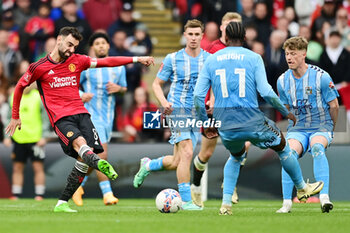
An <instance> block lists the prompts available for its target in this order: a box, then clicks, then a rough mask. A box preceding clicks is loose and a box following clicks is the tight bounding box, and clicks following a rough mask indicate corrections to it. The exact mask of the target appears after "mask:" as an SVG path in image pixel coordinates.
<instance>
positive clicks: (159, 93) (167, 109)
mask: <svg viewBox="0 0 350 233" xmlns="http://www.w3.org/2000/svg"><path fill="white" fill-rule="evenodd" d="M164 83H165V81H163V80H161V79H160V78H158V77H156V78H155V79H154V81H153V84H152V88H153V91H154V94H155V95H156V97H157V99H158V101H159V103H160V104H161V105H162V107H163V108H164V114H165V115H170V114H171V113H172V111H173V110H174V109H173V108H172V106H171V103H169V102H168V100H167V99H166V98H165V96H164V92H163V89H162V86H163V85H164Z"/></svg>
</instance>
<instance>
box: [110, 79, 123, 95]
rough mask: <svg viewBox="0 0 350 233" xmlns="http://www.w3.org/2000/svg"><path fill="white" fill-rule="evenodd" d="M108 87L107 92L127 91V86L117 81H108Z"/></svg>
mask: <svg viewBox="0 0 350 233" xmlns="http://www.w3.org/2000/svg"><path fill="white" fill-rule="evenodd" d="M106 88H107V92H108V94H114V93H118V92H119V93H124V92H126V90H127V88H126V87H122V86H120V85H118V84H116V83H112V82H108V83H107V85H106Z"/></svg>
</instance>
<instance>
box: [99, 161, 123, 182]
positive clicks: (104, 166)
mask: <svg viewBox="0 0 350 233" xmlns="http://www.w3.org/2000/svg"><path fill="white" fill-rule="evenodd" d="M97 167H98V170H99V171H100V172H102V173H103V174H105V175H106V176H107V177H108V178H109V179H111V180H115V179H117V177H118V174H117V172H116V171H115V170H114V168H113V167H112V165H111V164H110V163H109V162H107V161H106V160H104V159H100V160H99V161H98V163H97Z"/></svg>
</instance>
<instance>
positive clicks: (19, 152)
mask: <svg viewBox="0 0 350 233" xmlns="http://www.w3.org/2000/svg"><path fill="white" fill-rule="evenodd" d="M35 144H36V143H23V144H20V143H17V142H15V141H13V153H12V160H13V161H15V162H22V163H26V162H27V160H28V158H30V160H31V161H32V162H33V161H41V162H43V161H44V159H45V151H44V149H43V148H42V147H39V146H36V145H35Z"/></svg>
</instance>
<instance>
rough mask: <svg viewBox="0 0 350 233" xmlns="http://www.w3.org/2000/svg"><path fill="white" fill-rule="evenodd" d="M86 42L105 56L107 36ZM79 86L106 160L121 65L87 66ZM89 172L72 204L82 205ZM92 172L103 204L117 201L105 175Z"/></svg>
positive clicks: (123, 87)
mask: <svg viewBox="0 0 350 233" xmlns="http://www.w3.org/2000/svg"><path fill="white" fill-rule="evenodd" d="M89 44H90V46H91V48H92V49H93V51H94V53H95V55H96V57H97V58H102V57H107V56H108V51H109V38H108V36H107V35H106V34H104V33H100V32H98V33H94V34H93V35H92V36H91V37H90V40H89ZM80 85H81V86H82V88H83V92H81V98H82V100H83V102H84V103H85V104H84V106H85V108H86V109H87V110H88V111H89V113H90V115H91V120H92V122H93V124H94V125H95V128H96V130H97V133H98V135H99V137H100V140H101V143H102V147H103V149H104V152H102V153H100V154H98V155H99V156H100V157H101V158H103V159H107V143H108V142H109V141H110V139H111V135H112V129H113V120H114V112H115V101H116V100H115V99H116V93H121V92H125V91H126V89H127V87H126V76H125V68H124V66H118V67H104V68H90V69H87V70H85V71H83V72H82V73H81V76H80ZM91 172H92V169H91V168H90V169H89V171H88V173H87V175H86V176H85V178H84V181H83V182H82V184H81V186H80V187H79V188H78V189H77V191H76V192H75V193H74V195H73V197H72V199H73V201H74V203H75V204H76V205H78V206H82V205H83V199H82V195H83V194H84V190H83V186H84V185H85V183H86V181H87V179H88V175H89V174H90V173H91ZM96 175H97V178H98V180H99V186H100V189H101V192H102V194H103V201H104V203H105V205H112V204H117V203H118V198H116V197H115V196H114V195H113V192H112V188H111V184H110V182H109V180H108V178H107V176H105V175H103V174H102V173H101V172H99V171H96Z"/></svg>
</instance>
